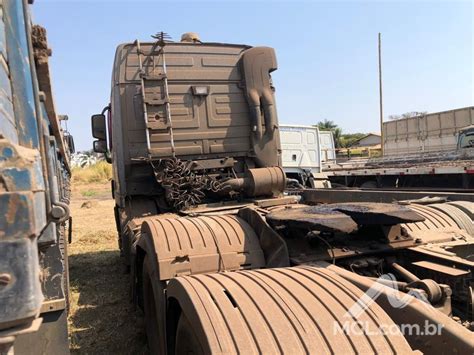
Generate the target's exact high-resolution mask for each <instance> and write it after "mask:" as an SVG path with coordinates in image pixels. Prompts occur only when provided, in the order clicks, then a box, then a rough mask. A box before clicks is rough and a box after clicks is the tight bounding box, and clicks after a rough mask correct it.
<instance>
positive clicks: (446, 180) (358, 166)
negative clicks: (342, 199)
mask: <svg viewBox="0 0 474 355" xmlns="http://www.w3.org/2000/svg"><path fill="white" fill-rule="evenodd" d="M323 171H324V172H325V173H326V175H327V176H328V178H329V179H330V181H331V183H333V184H336V186H338V184H339V185H343V186H347V187H367V188H375V187H377V188H389V187H393V188H417V187H418V188H423V189H430V188H431V189H433V188H435V189H436V188H440V189H443V188H462V189H472V188H474V149H473V148H469V149H464V150H463V151H462V152H459V151H452V152H447V153H444V152H441V153H431V154H424V155H407V156H405V157H384V158H374V159H354V160H349V161H346V162H342V163H328V164H326V165H325V166H324V168H323Z"/></svg>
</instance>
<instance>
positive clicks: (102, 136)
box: [91, 114, 107, 146]
mask: <svg viewBox="0 0 474 355" xmlns="http://www.w3.org/2000/svg"><path fill="white" fill-rule="evenodd" d="M91 123H92V137H94V138H97V139H98V140H101V141H105V140H107V133H106V126H105V115H102V114H100V115H93V116H92V117H91ZM94 146H95V142H94Z"/></svg>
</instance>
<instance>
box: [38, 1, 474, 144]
mask: <svg viewBox="0 0 474 355" xmlns="http://www.w3.org/2000/svg"><path fill="white" fill-rule="evenodd" d="M32 10H33V15H34V20H35V22H36V23H39V24H42V25H43V26H45V27H46V28H47V30H48V37H49V44H50V47H51V48H52V49H53V57H52V59H51V65H52V71H53V84H54V89H55V95H56V104H57V107H58V111H59V112H60V113H66V114H68V115H69V117H70V121H69V129H70V130H71V131H72V134H73V135H74V136H75V139H76V148H77V149H79V150H86V149H90V148H91V141H92V139H91V136H90V119H89V117H90V116H91V114H93V113H97V112H100V110H101V109H102V108H103V107H104V106H105V105H106V104H107V103H108V101H109V92H110V77H111V68H112V61H113V56H114V52H115V47H116V46H117V45H118V44H119V43H122V42H128V41H133V40H134V39H135V38H139V39H141V40H148V39H150V35H151V34H154V33H156V32H158V31H165V32H168V33H169V34H170V35H172V37H173V39H175V40H179V38H180V35H181V34H182V33H183V32H188V31H192V32H198V33H199V34H200V35H201V39H202V40H203V41H212V42H228V43H246V44H250V45H268V46H272V47H274V48H275V49H276V52H277V58H278V65H279V69H278V71H276V72H275V73H274V74H273V78H274V83H275V85H276V88H277V94H276V95H277V104H278V112H279V120H280V122H282V123H294V124H315V123H316V122H317V121H319V120H322V119H325V118H326V119H330V120H333V121H335V122H336V123H337V124H339V125H340V126H341V127H342V128H343V131H344V132H347V133H349V132H369V131H377V130H378V129H379V128H378V127H379V126H378V78H377V70H378V69H377V33H378V32H382V40H383V70H384V112H385V117H387V116H388V115H390V114H401V113H404V112H407V111H429V112H434V111H442V110H449V109H454V108H459V107H464V106H469V105H473V104H474V96H473V95H474V94H473V89H474V84H473V83H474V64H473V63H474V54H473V52H474V43H473V32H474V24H473V16H474V14H473V11H474V10H473V2H471V1H462V2H455V1H407V2H400V1H393V2H390V1H370V2H362V1H360V2H358V1H357V2H356V1H349V2H341V1H331V2H320V1H302V2H298V1H253V2H251V1H240V2H230V1H222V0H221V1H211V2H204V1H174V2H165V1H158V0H155V1H151V0H150V1H136V0H133V1H131V0H130V1H112V0H102V1H98V0H96V1H74V0H62V1H60V0H38V1H35V5H33V6H32Z"/></svg>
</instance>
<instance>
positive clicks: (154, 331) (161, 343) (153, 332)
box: [142, 256, 166, 354]
mask: <svg viewBox="0 0 474 355" xmlns="http://www.w3.org/2000/svg"><path fill="white" fill-rule="evenodd" d="M151 270H152V269H151V267H150V259H149V258H148V257H147V256H145V259H144V261H143V273H142V277H143V312H144V313H145V330H146V336H147V340H148V348H149V350H150V353H151V354H166V335H165V334H166V333H165V327H166V323H165V310H164V307H165V300H164V289H165V284H164V282H160V281H159V280H156V282H155V281H154V280H153V277H152V271H151ZM157 293H159V294H160V295H163V297H157V296H156V295H157ZM157 298H158V299H157ZM157 305H161V306H157Z"/></svg>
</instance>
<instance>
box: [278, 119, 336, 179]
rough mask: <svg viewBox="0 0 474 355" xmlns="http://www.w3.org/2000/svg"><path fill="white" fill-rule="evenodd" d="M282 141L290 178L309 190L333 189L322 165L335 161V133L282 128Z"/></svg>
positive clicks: (287, 174)
mask: <svg viewBox="0 0 474 355" xmlns="http://www.w3.org/2000/svg"><path fill="white" fill-rule="evenodd" d="M280 140H281V149H282V164H283V170H284V171H285V174H286V176H287V177H288V178H289V179H292V180H297V181H298V183H299V184H301V185H303V186H307V187H313V188H314V187H319V188H327V187H331V186H330V183H329V181H328V179H327V176H326V175H325V174H324V173H323V172H322V163H323V162H328V161H333V160H334V161H335V156H336V153H335V150H334V139H333V138H332V132H320V131H319V129H318V128H317V127H313V126H302V125H280ZM290 181H291V180H290Z"/></svg>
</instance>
